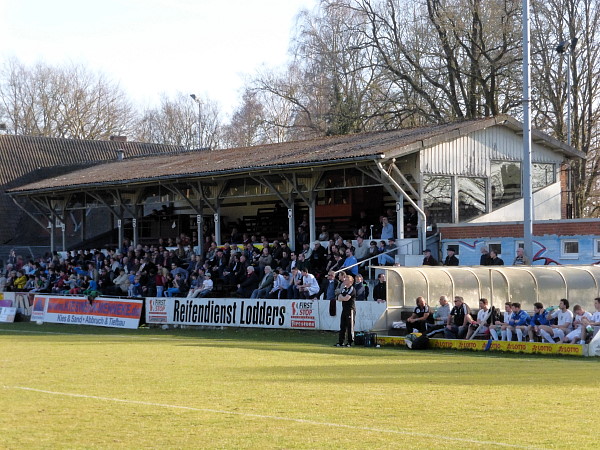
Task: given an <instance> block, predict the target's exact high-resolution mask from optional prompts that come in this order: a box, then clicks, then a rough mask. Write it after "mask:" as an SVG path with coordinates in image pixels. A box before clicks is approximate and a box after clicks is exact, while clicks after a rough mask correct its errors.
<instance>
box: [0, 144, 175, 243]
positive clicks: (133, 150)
mask: <svg viewBox="0 0 600 450" xmlns="http://www.w3.org/2000/svg"><path fill="white" fill-rule="evenodd" d="M117 150H123V151H124V154H125V157H126V158H127V157H138V156H146V155H152V154H165V153H169V154H173V153H181V152H184V151H185V148H183V147H180V146H173V145H160V144H146V143H141V142H127V141H124V140H122V138H120V139H119V140H110V141H93V140H81V139H57V138H47V137H36V136H15V135H9V134H4V135H0V215H1V216H2V218H3V220H2V221H1V222H0V244H1V243H3V242H5V241H7V240H10V239H12V238H13V237H14V232H15V229H16V228H17V224H18V222H19V218H20V216H21V214H20V213H15V212H14V210H15V205H14V203H13V201H12V200H11V199H10V197H9V196H8V195H6V194H5V192H6V191H8V190H10V189H11V188H14V187H17V186H21V185H23V184H27V183H36V182H39V180H42V179H46V178H48V177H53V176H54V177H55V176H59V175H63V174H65V173H68V172H72V171H73V170H77V169H82V168H85V167H89V166H91V165H94V164H98V162H104V161H109V160H114V159H116V158H117Z"/></svg>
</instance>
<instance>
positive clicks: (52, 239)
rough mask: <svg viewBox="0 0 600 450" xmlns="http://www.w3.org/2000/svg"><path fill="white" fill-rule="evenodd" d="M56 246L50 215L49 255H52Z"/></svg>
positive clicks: (52, 217) (52, 221)
mask: <svg viewBox="0 0 600 450" xmlns="http://www.w3.org/2000/svg"><path fill="white" fill-rule="evenodd" d="M55 251H56V246H55V245H54V216H53V215H50V253H52V254H54V252H55Z"/></svg>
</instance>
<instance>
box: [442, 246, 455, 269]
mask: <svg viewBox="0 0 600 450" xmlns="http://www.w3.org/2000/svg"><path fill="white" fill-rule="evenodd" d="M446 253H447V255H446V259H445V260H444V265H445V266H458V258H457V257H456V255H455V254H454V249H453V248H449V249H448V250H446Z"/></svg>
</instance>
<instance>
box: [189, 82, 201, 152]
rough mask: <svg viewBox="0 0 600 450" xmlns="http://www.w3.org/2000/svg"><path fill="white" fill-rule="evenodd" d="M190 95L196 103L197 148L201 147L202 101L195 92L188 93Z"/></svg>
mask: <svg viewBox="0 0 600 450" xmlns="http://www.w3.org/2000/svg"><path fill="white" fill-rule="evenodd" d="M190 97H192V99H193V100H194V101H195V102H196V103H197V104H198V149H200V148H202V145H201V144H202V127H201V124H202V103H201V102H200V99H199V98H198V97H197V96H196V94H190Z"/></svg>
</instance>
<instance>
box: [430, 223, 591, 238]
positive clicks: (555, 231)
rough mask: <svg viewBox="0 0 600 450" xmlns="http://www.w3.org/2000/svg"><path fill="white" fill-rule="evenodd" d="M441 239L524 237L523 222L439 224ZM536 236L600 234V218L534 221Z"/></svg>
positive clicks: (534, 233)
mask: <svg viewBox="0 0 600 450" xmlns="http://www.w3.org/2000/svg"><path fill="white" fill-rule="evenodd" d="M438 230H439V231H440V235H441V239H477V238H490V237H491V238H501V237H514V238H522V237H523V223H522V222H510V223H499V224H496V225H494V224H477V225H475V224H474V225H467V224H464V225H443V224H441V225H438ZM533 235H534V236H546V235H557V236H578V235H600V219H575V220H549V221H545V222H534V224H533Z"/></svg>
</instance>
